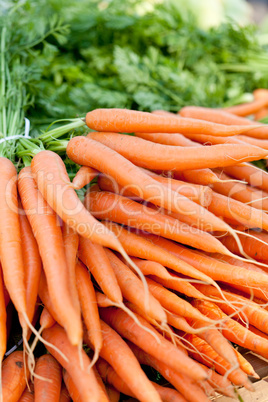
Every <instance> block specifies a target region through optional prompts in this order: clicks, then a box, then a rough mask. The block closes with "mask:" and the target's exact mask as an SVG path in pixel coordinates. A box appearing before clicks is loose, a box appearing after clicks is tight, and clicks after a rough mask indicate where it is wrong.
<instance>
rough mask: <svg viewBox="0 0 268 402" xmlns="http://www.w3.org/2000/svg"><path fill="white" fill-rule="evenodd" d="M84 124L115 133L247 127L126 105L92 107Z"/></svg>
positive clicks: (221, 131) (229, 131)
mask: <svg viewBox="0 0 268 402" xmlns="http://www.w3.org/2000/svg"><path fill="white" fill-rule="evenodd" d="M86 124H87V126H88V127H89V128H91V129H92V130H95V131H108V132H116V133H133V132H148V133H182V134H186V135H187V133H201V134H202V133H204V134H213V135H222V136H224V135H225V136H229V135H236V134H240V133H242V132H244V131H245V130H246V129H247V127H242V126H241V127H235V126H233V127H226V126H223V125H217V124H211V123H209V122H205V121H198V120H196V119H187V118H181V117H179V116H176V115H173V116H172V115H168V116H161V115H156V114H152V113H146V112H139V111H136V110H127V109H95V110H93V111H91V112H88V113H87V115H86Z"/></svg>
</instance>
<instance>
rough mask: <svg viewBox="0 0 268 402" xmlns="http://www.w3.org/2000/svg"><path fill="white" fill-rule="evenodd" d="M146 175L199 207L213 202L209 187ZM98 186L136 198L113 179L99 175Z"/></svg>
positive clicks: (156, 175)
mask: <svg viewBox="0 0 268 402" xmlns="http://www.w3.org/2000/svg"><path fill="white" fill-rule="evenodd" d="M145 173H147V174H148V175H149V176H151V177H153V178H154V179H155V180H156V181H158V182H160V183H162V184H164V185H166V186H167V187H168V188H171V189H172V190H173V191H175V192H178V193H179V194H182V195H184V196H185V197H187V198H189V199H190V200H192V201H194V202H196V203H198V204H199V205H202V206H208V205H209V204H210V202H211V196H212V190H211V189H210V188H209V187H207V186H200V185H196V184H192V183H185V182H184V181H180V180H175V179H172V178H171V177H164V176H160V175H158V174H155V173H153V172H151V171H150V170H145ZM98 184H99V187H100V189H101V190H105V191H109V192H112V193H117V194H120V195H122V196H125V197H131V198H133V197H135V195H134V193H132V192H131V187H129V186H128V187H127V188H123V187H122V186H120V185H119V184H118V183H116V182H115V181H114V180H113V178H112V177H108V176H105V175H99V177H98ZM133 199H134V198H133Z"/></svg>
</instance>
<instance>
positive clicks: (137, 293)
mask: <svg viewBox="0 0 268 402" xmlns="http://www.w3.org/2000/svg"><path fill="white" fill-rule="evenodd" d="M106 254H107V256H108V258H109V261H110V263H111V266H112V268H113V270H114V273H115V275H116V279H117V281H118V284H119V286H120V289H121V291H122V294H123V296H124V298H125V299H126V300H129V301H130V302H132V303H133V304H135V305H137V306H138V307H139V308H141V309H142V310H143V311H145V312H146V314H147V315H149V316H150V317H151V318H153V319H155V320H157V321H159V322H160V323H162V322H166V321H167V317H166V314H165V311H164V310H163V308H162V306H161V305H160V303H159V302H158V301H157V300H156V299H155V298H154V297H153V295H152V294H150V292H149V294H148V303H145V299H146V294H145V290H144V285H143V283H142V282H141V280H140V279H138V278H137V276H136V275H135V274H134V273H133V272H132V271H131V270H130V269H129V268H128V267H127V266H126V265H125V264H124V263H123V262H122V261H121V260H120V259H119V258H117V257H116V255H114V254H113V253H112V252H111V251H110V250H108V249H106Z"/></svg>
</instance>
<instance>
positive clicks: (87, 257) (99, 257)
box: [78, 237, 123, 303]
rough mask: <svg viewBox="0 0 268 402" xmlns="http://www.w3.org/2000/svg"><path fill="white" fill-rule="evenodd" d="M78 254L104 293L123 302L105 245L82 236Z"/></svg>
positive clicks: (118, 301) (116, 300)
mask: <svg viewBox="0 0 268 402" xmlns="http://www.w3.org/2000/svg"><path fill="white" fill-rule="evenodd" d="M78 255H79V258H80V259H81V260H82V261H83V263H84V264H85V265H86V266H87V268H88V269H89V271H90V272H91V273H92V275H93V276H94V278H95V280H96V281H97V283H98V285H99V286H100V288H101V289H102V291H103V293H105V294H106V295H107V296H108V298H109V299H111V300H113V301H114V302H117V303H121V302H122V301H123V296H122V293H121V290H120V287H119V285H118V283H117V279H116V276H115V273H114V270H113V269H112V267H111V264H110V262H109V259H108V257H107V255H106V253H105V251H104V249H103V247H102V246H101V245H99V244H97V243H93V242H92V241H91V240H89V239H85V238H84V237H80V240H79V253H78Z"/></svg>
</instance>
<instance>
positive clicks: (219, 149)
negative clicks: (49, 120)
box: [87, 133, 268, 171]
mask: <svg viewBox="0 0 268 402" xmlns="http://www.w3.org/2000/svg"><path fill="white" fill-rule="evenodd" d="M87 138H91V139H92V140H95V141H98V142H100V143H102V144H103V145H106V146H107V147H109V148H112V149H113V150H114V151H116V152H118V153H119V154H120V155H122V156H124V157H125V158H127V159H128V160H130V161H131V162H132V163H134V164H135V165H137V166H141V167H143V168H147V169H163V170H183V171H184V170H187V169H191V170H192V169H204V168H215V167H219V166H221V167H224V166H231V165H232V164H234V160H235V161H239V162H247V161H252V160H257V159H263V158H266V157H267V154H268V153H267V151H266V150H264V149H261V148H258V147H254V146H253V145H249V144H243V143H241V144H239V145H235V144H219V145H215V146H214V145H212V146H211V147H196V148H194V149H193V148H191V147H178V146H174V145H163V144H158V143H153V142H150V141H147V140H144V139H142V138H138V137H133V136H129V135H123V134H117V133H90V134H88V136H87Z"/></svg>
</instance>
